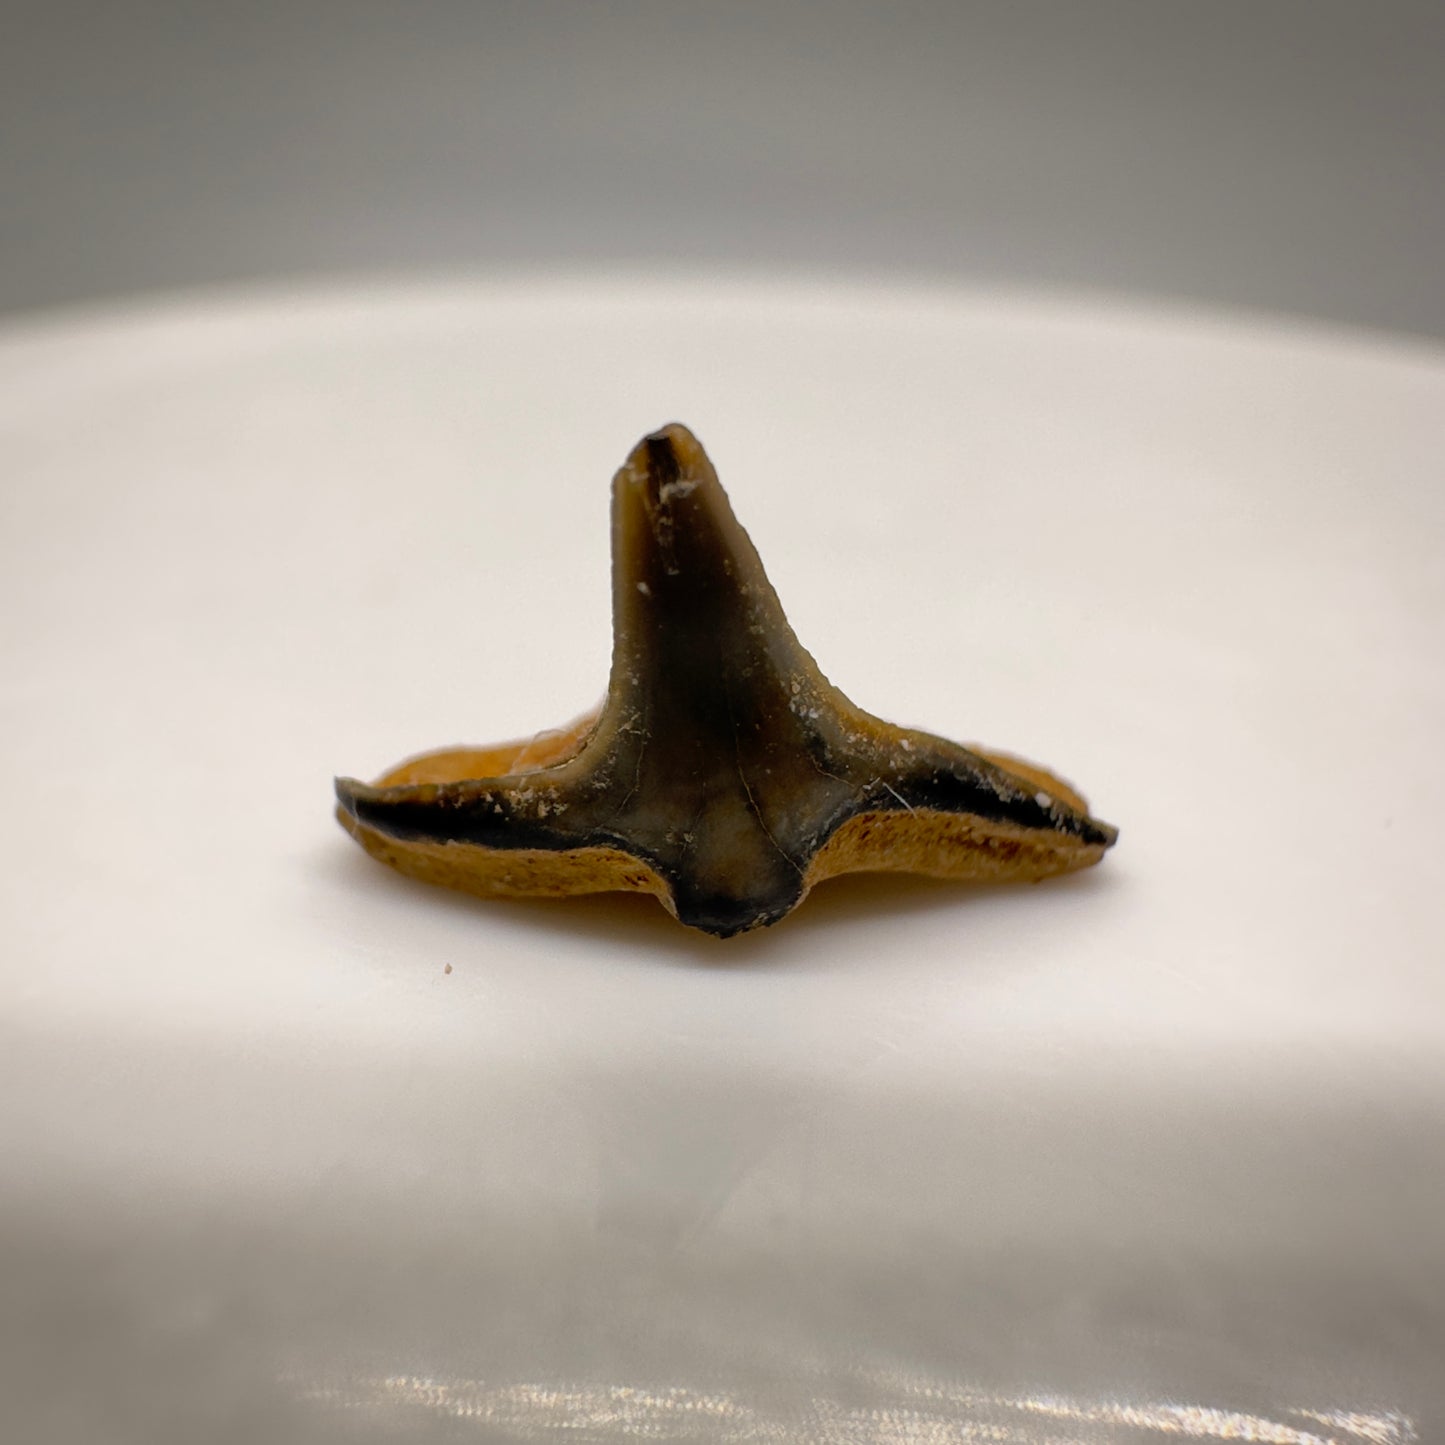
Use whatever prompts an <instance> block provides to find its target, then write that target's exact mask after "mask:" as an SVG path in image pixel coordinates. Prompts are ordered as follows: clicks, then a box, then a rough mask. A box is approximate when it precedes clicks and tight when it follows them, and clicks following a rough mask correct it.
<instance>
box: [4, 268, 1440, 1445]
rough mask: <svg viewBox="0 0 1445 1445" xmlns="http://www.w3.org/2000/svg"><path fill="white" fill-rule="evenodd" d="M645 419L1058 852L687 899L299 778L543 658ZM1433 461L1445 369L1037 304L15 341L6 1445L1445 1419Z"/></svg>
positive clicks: (473, 299) (551, 651) (784, 287)
mask: <svg viewBox="0 0 1445 1445" xmlns="http://www.w3.org/2000/svg"><path fill="white" fill-rule="evenodd" d="M671 419H678V420H682V421H685V422H687V423H688V424H689V425H691V426H692V427H693V428H694V429H695V430H696V431H697V432H698V434H699V435H700V437H701V438H702V440H703V442H704V444H705V445H706V446H707V447H708V448H709V450H710V452H711V454H712V457H713V460H714V461H715V462H716V464H717V466H718V469H719V473H720V475H721V477H722V480H723V482H724V485H725V486H726V487H727V488H728V490H729V493H730V495H731V498H732V501H733V503H734V505H735V507H736V509H737V512H738V515H739V517H740V519H741V520H742V522H743V524H744V525H745V526H746V527H748V528H749V530H750V531H751V533H752V535H753V538H754V540H755V541H756V542H757V543H758V546H759V550H760V551H761V553H762V556H763V560H764V562H765V563H766V564H767V566H768V568H769V571H770V574H771V576H772V578H773V581H774V583H775V584H776V586H777V588H778V591H779V594H780V595H781V597H782V600H783V603H784V606H785V607H786V608H787V610H788V612H789V616H790V618H791V620H792V622H793V623H794V625H795V627H796V629H797V631H798V634H799V636H800V638H801V639H802V640H803V642H804V644H805V645H806V646H808V647H809V648H810V649H811V650H812V652H813V653H814V655H815V656H816V658H817V659H818V661H819V663H820V664H821V666H822V667H823V669H824V671H825V672H826V673H827V674H828V675H829V676H830V677H831V678H832V679H833V680H834V681H835V682H837V683H838V684H839V685H840V686H841V687H842V688H843V689H844V690H845V691H847V692H849V693H850V694H851V695H852V696H853V697H854V698H855V699H856V700H857V701H858V702H859V703H861V704H862V705H864V706H865V707H868V708H870V709H872V710H874V711H876V712H878V713H880V714H881V715H883V716H885V717H889V718H891V719H894V720H896V721H900V722H910V723H916V724H918V725H921V726H924V727H928V728H930V729H932V730H935V731H938V732H942V733H945V734H948V735H952V736H957V737H961V738H965V739H967V738H974V739H977V740H979V741H980V742H984V743H989V744H993V745H995V746H999V747H1002V748H1006V749H1009V750H1012V751H1016V752H1019V753H1021V754H1022V755H1024V756H1028V757H1033V758H1036V759H1037V760H1039V761H1040V762H1043V763H1045V764H1047V765H1049V766H1051V767H1055V768H1057V769H1059V770H1060V771H1062V772H1063V773H1064V775H1065V776H1068V777H1071V778H1073V779H1074V780H1076V781H1077V782H1078V783H1079V784H1080V785H1081V786H1082V788H1083V790H1084V791H1085V792H1086V793H1087V795H1088V796H1089V799H1090V801H1091V803H1092V804H1093V805H1094V806H1095V811H1096V812H1097V813H1098V814H1099V815H1100V816H1102V817H1104V818H1107V819H1108V820H1110V821H1112V822H1114V823H1117V824H1118V825H1119V826H1120V828H1121V839H1120V843H1119V846H1118V847H1117V848H1116V849H1115V850H1114V852H1113V853H1112V854H1111V855H1110V856H1109V857H1108V858H1107V859H1106V861H1105V862H1104V864H1103V865H1102V866H1101V867H1100V868H1098V869H1096V870H1093V871H1092V872H1091V873H1089V874H1086V875H1081V876H1076V877H1074V878H1071V879H1067V880H1062V881H1058V882H1054V883H1050V884H1044V885H1041V886H1040V887H1038V888H1033V889H1025V890H988V891H974V892H970V891H968V890H962V889H956V888H951V887H947V886H943V885H932V884H926V883H922V882H916V883H905V882H882V881H875V880H861V879H852V880H842V881H840V882H836V883H832V884H829V885H826V886H825V887H824V888H823V889H821V890H819V892H818V893H817V894H816V895H815V896H814V897H813V898H812V899H810V900H809V901H808V902H807V903H805V904H804V905H803V907H802V908H801V909H800V910H799V912H798V913H797V914H796V915H795V916H794V917H792V918H791V919H789V920H787V921H786V922H784V923H783V924H782V925H780V926H779V927H777V928H775V929H772V930H768V931H765V932H763V933H760V934H756V935H749V936H747V937H744V938H740V939H736V940H733V941H730V942H727V943H718V942H716V941H714V940H709V939H706V938H701V937H696V936H693V935H690V934H689V933H687V932H686V931H684V930H682V929H681V928H680V927H679V926H678V925H677V924H675V923H674V922H673V921H672V920H671V919H669V918H668V917H667V916H666V915H665V914H664V913H663V911H662V910H661V909H660V908H658V907H657V905H656V904H655V903H654V902H652V901H651V900H647V899H639V898H624V899H595V900H576V901H572V902H568V903H561V904H544V903H535V904H533V903H525V904H500V903H492V904H488V903H484V902H480V901H476V900H469V899H465V898H461V897H457V896H451V895H448V894H445V893H441V892H439V891H434V890H429V889H426V888H423V887H421V886H419V885H414V884H411V883H409V882H407V881H406V880H403V879H400V878H397V877H395V876H393V875H391V874H390V873H389V872H387V871H386V870H383V869H382V868H380V867H378V866H377V865H376V864H374V863H372V862H371V861H370V860H369V859H367V858H366V857H364V856H363V855H362V854H361V853H360V852H359V851H358V850H357V849H356V848H355V847H354V845H352V844H351V843H350V842H349V841H348V840H347V839H346V838H345V837H344V836H343V834H342V833H341V832H340V831H339V830H338V829H337V828H336V826H335V824H334V823H333V822H332V820H331V816H330V780H331V776H332V774H333V773H338V772H340V773H353V774H357V775H363V776H365V775H371V774H375V773H377V772H379V771H380V770H381V769H383V768H384V767H386V766H388V765H390V764H391V763H393V762H394V761H396V760H397V759H398V758H400V757H402V756H404V755H406V754H407V753H409V752H414V751H418V750H420V749H422V748H425V747H429V746H433V745H439V744H442V743H445V742H452V741H474V742H486V741H490V740H495V739H501V738H505V737H509V736H515V735H522V734H526V733H529V732H531V731H534V730H536V729H538V728H541V727H547V726H552V725H556V724H558V723H561V722H563V721H565V720H566V719H567V718H569V717H571V716H573V715H575V714H576V713H577V712H580V711H582V710H583V709H585V708H586V707H587V706H589V705H590V704H591V703H592V702H594V701H595V699H596V697H597V695H598V694H599V693H600V690H601V688H602V685H603V682H604V680H605V674H606V664H607V656H608V628H609V620H608V609H607V582H606V578H607V568H608V535H607V496H608V482H609V478H610V475H611V472H612V470H613V468H614V467H615V466H616V465H617V464H618V463H619V462H620V461H621V459H622V457H623V456H624V455H625V453H626V451H627V450H628V448H629V447H630V446H631V445H632V443H633V442H634V441H635V440H636V439H637V437H638V436H640V435H641V434H642V433H644V432H646V431H648V430H650V429H652V428H653V427H655V426H657V425H658V424H660V423H662V422H664V421H667V420H671ZM1442 454H1445V364H1442V361H1441V358H1440V357H1439V356H1438V355H1436V354H1433V353H1430V352H1427V351H1423V350H1416V349H1408V348H1405V347H1403V346H1400V347H1396V346H1394V345H1392V344H1391V343H1389V342H1387V341H1383V340H1379V341H1376V340H1372V339H1368V338H1361V337H1350V336H1340V335H1332V334H1325V333H1314V332H1310V331H1306V330H1302V329H1288V330H1287V329H1282V328H1278V327H1274V326H1271V325H1269V324H1266V323H1263V322H1249V321H1243V320H1230V319H1223V320H1221V319H1213V318H1209V317H1206V316H1195V315H1188V314H1181V313H1170V312H1162V311H1146V310H1141V309H1134V308H1129V307H1124V306H1116V305H1106V304H1103V303H1090V304H1085V303H1075V302H1067V301H1064V300H1061V299H1058V298H1052V299H1051V298H1029V297H1010V296H987V295H976V294H971V293H967V292H960V291H927V290H907V289H893V290H888V289H881V288H873V289H866V290H864V289H859V290H849V289H847V288H844V287H841V286H839V287H822V286H816V287H813V286H802V285H796V284H791V283H783V282H779V283H777V284H764V283H743V282H725V281H713V282H708V281H702V280H698V281H676V282H667V283H658V284H646V283H643V282H639V281H633V280H628V279H626V278H618V277H612V278H605V277H604V278H596V279H591V280H589V279H586V278H580V279H573V280H566V279H558V280H541V279H532V280H518V281H515V282H510V283H504V282H500V281H499V282H494V283H486V282H456V283H447V284H443V283H438V284H436V285H417V286H412V287H391V288H379V287H373V288H366V287H356V288H354V289H352V290H348V291H331V292H313V293H296V294H280V293H267V294H257V295H254V296H250V297H240V298H230V299H220V300H216V301H193V302H188V303H185V304H180V303H177V304H175V305H169V306H156V307H154V308H152V309H136V310H134V311H129V312H115V313H111V314H104V315H102V314H96V315H93V316H88V317H75V318H70V319H63V320H57V321H54V322H51V323H47V324H38V325H32V326H28V327H17V328H12V329H11V330H10V332H9V333H8V335H6V336H4V337H3V339H0V476H3V483H0V488H3V492H0V495H3V505H4V519H5V520H4V531H3V538H0V548H3V550H0V618H3V624H0V625H3V629H4V630H3V634H0V636H3V648H4V652H3V669H4V671H3V692H0V696H3V699H4V713H3V718H4V721H3V723H0V728H3V736H4V741H5V744H6V748H5V751H6V755H7V761H8V765H9V767H8V776H7V780H6V784H5V819H6V827H5V831H4V837H3V842H0V865H3V866H0V889H3V893H0V897H3V900H4V903H3V910H4V912H3V917H4V929H5V936H6V938H7V947H6V949H5V953H4V959H3V963H0V1030H3V1049H0V1098H3V1099H4V1104H3V1105H0V1202H3V1206H4V1224H3V1228H0V1268H3V1277H4V1278H5V1281H6V1288H5V1289H4V1290H3V1291H0V1332H3V1333H4V1334H5V1336H6V1338H7V1339H8V1340H9V1342H10V1343H9V1344H8V1345H7V1348H6V1350H5V1351H4V1352H3V1353H0V1402H3V1403H0V1420H3V1419H4V1417H5V1416H8V1419H9V1428H8V1429H7V1430H6V1431H5V1434H6V1437H7V1438H15V1439H62V1440H70V1439H75V1440H93V1439H99V1438H106V1439H114V1440H127V1441H129V1440H132V1439H134V1440H138V1441H139V1440H145V1441H147V1442H151V1445H155V1442H166V1441H171V1440H175V1441H181V1440H193V1439H197V1438H222V1436H225V1437H226V1438H232V1437H234V1438H238V1439H243V1438H245V1439H259V1438H265V1439H267V1440H271V1441H275V1440H287V1439H310V1438H314V1437H315V1436H316V1435H317V1434H319V1433H325V1432H327V1431H329V1430H330V1429H331V1428H333V1427H334V1428H337V1429H344V1430H345V1431H347V1432H351V1433H356V1432H360V1434H361V1435H362V1436H363V1437H365V1438H371V1437H372V1436H373V1435H375V1436H377V1437H381V1436H389V1435H390V1434H391V1433H393V1432H395V1431H398V1430H402V1429H406V1430H409V1431H411V1432H413V1434H415V1435H416V1436H418V1437H420V1438H427V1439H430V1438H442V1437H443V1436H445V1438H454V1436H453V1433H452V1432H455V1431H458V1430H463V1429H464V1428H465V1429H472V1428H473V1427H474V1433H475V1434H476V1435H478V1436H479V1437H480V1438H500V1439H509V1438H518V1439H529V1440H531V1439H552V1438H568V1439H576V1438H586V1439H608V1440H610V1439H614V1438H621V1437H622V1436H623V1435H625V1434H626V1433H627V1432H628V1431H630V1430H637V1429H640V1428H643V1427H647V1428H652V1429H653V1430H654V1433H655V1434H657V1435H660V1436H661V1437H662V1438H672V1439H684V1438H703V1439H739V1440H741V1439H749V1440H752V1439H789V1440H805V1441H810V1440H819V1441H821V1440H835V1439H837V1440H844V1439H846V1440H855V1439H869V1440H871V1439H878V1440H888V1441H899V1440H923V1439H927V1440H951V1439H975V1438H987V1439H1000V1440H1026V1441H1035V1440H1038V1441H1042V1440H1044V1439H1050V1440H1058V1439H1082V1440H1096V1439H1110V1440H1112V1439H1135V1438H1154V1437H1155V1436H1156V1435H1157V1436H1161V1437H1162V1436H1165V1435H1170V1434H1175V1435H1177V1434H1181V1433H1182V1434H1184V1435H1186V1436H1188V1435H1195V1436H1200V1437H1203V1438H1216V1437H1220V1436H1222V1435H1224V1434H1227V1433H1228V1432H1229V1431H1230V1430H1234V1431H1236V1432H1237V1431H1238V1430H1240V1429H1244V1428H1250V1429H1255V1430H1263V1431H1273V1432H1274V1433H1273V1434H1268V1435H1261V1436H1259V1437H1258V1438H1269V1439H1272V1440H1278V1441H1314V1440H1317V1439H1333V1440H1342V1441H1350V1442H1355V1441H1375V1442H1394V1441H1404V1440H1406V1439H1408V1438H1410V1437H1411V1433H1412V1432H1415V1433H1418V1434H1420V1435H1421V1436H1423V1438H1427V1439H1428V1438H1433V1434H1434V1433H1435V1432H1439V1431H1445V1382H1442V1378H1441V1370H1440V1363H1439V1362H1440V1360H1441V1359H1442V1358H1445V1225H1442V1223H1441V1219H1442V1217H1445V1211H1442V1199H1445V1158H1442V1151H1441V1148H1440V1139H1441V1137H1442V1135H1441V1128H1442V1124H1445V1080H1442V1070H1441V1062H1440V1061H1441V1059H1442V1057H1445V1050H1442V1043H1445V982H1442V977H1445V974H1442V961H1445V947H1442V945H1445V930H1442V926H1441V923H1440V912H1439V905H1438V901H1437V893H1438V872H1439V856H1440V845H1439V842H1438V837H1437V834H1438V819H1439V817H1440V816H1441V814H1442V808H1445V768H1442V765H1441V762H1440V747H1439V740H1440V738H1441V737H1442V736H1445V684H1442V671H1441V664H1440V660H1441V658H1442V656H1445V637H1442V631H1445V628H1442V618H1445V570H1442V568H1441V566H1440V562H1439V552H1440V544H1441V540H1442V537H1445V492H1442V489H1441V488H1440V486H1439V466H1440V457H1441V456H1442ZM448 968H449V969H450V971H448ZM227 1432H230V1433H229V1434H228V1433H227ZM408 1438H411V1436H410V1435H409V1436H408Z"/></svg>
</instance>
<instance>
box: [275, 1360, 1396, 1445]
mask: <svg viewBox="0 0 1445 1445" xmlns="http://www.w3.org/2000/svg"><path fill="white" fill-rule="evenodd" d="M286 1383H287V1384H288V1385H289V1386H290V1387H291V1388H292V1389H293V1390H294V1391H295V1392H296V1394H298V1395H299V1396H300V1397H301V1398H302V1399H305V1400H307V1401H310V1402H313V1403H316V1404H320V1405H323V1406H327V1407H331V1408H334V1409H336V1410H339V1411H345V1412H349V1413H355V1414H356V1415H358V1416H362V1417H366V1418H367V1419H369V1420H371V1421H373V1422H381V1421H385V1420H395V1419H397V1418H398V1417H412V1418H413V1419H416V1418H417V1417H423V1418H424V1417H427V1416H430V1417H433V1418H435V1419H437V1420H438V1421H442V1420H445V1421H472V1422H475V1424H476V1425H477V1427H478V1428H479V1429H482V1428H485V1429H486V1431H487V1438H488V1439H513V1440H550V1439H554V1438H555V1439H562V1438H565V1439H569V1440H579V1439H581V1440H594V1441H609V1440H625V1439H633V1438H636V1437H638V1436H645V1437H647V1438H652V1439H669V1440H679V1441H682V1440H708V1441H723V1442H743V1441H757V1442H779V1445H782V1442H790V1445H792V1442H802V1445H845V1442H846V1445H854V1442H857V1445H863V1442H867V1445H949V1442H956V1441H957V1442H965V1441H995V1442H999V1445H1011V1442H1017V1445H1106V1442H1111V1441H1124V1440H1141V1439H1161V1440H1162V1439H1183V1440H1250V1441H1261V1442H1266V1445H1410V1442H1413V1441H1415V1440H1416V1439H1417V1438H1418V1436H1417V1434H1416V1431H1415V1427H1414V1424H1413V1422H1412V1421H1411V1420H1410V1419H1409V1418H1408V1417H1406V1416H1404V1415H1402V1414H1399V1413H1397V1412H1395V1411H1380V1412H1373V1413H1372V1412H1365V1411H1339V1410H1314V1409H1304V1408H1296V1409H1287V1410H1281V1411H1279V1412H1277V1413H1276V1414H1274V1415H1260V1414H1255V1413H1250V1412H1246V1411H1242V1410H1231V1409H1227V1408H1221V1407H1212V1406H1206V1405H1195V1404H1185V1403H1179V1402H1174V1401H1163V1400H1161V1401H1140V1402H1138V1403H1130V1402H1128V1401H1122V1400H1105V1399H1100V1400H1088V1399H1073V1398H1069V1397H1067V1396H1063V1395H1052V1394H1043V1395H1008V1394H997V1393H992V1392H989V1391H986V1390H975V1389H968V1388H959V1387H955V1388H944V1387H938V1386H930V1385H927V1384H924V1383H921V1382H919V1383H915V1382H912V1381H908V1380H906V1379H903V1378H900V1377H896V1376H892V1377H885V1378H882V1379H878V1380H874V1381H870V1382H869V1385H870V1388H871V1390H872V1391H873V1392H874V1393H875V1394H876V1395H877V1396H878V1397H879V1398H880V1401H881V1402H880V1403H879V1404H876V1405H873V1406H871V1407H869V1406H859V1405H853V1404H846V1403H844V1402H843V1401H841V1400H836V1399H828V1398H824V1397H820V1396H817V1395H814V1396H813V1397H812V1398H810V1399H808V1400H806V1402H799V1403H784V1402H782V1401H772V1402H769V1401H766V1400H762V1399H755V1400H749V1399H745V1398H743V1397H742V1396H741V1395H740V1394H737V1393H733V1392H729V1391H725V1390H693V1389H689V1388H686V1387H684V1386H673V1387H660V1388H646V1387H641V1386H632V1385H601V1384H590V1383H575V1382H559V1383H555V1384H546V1383H520V1382H519V1383H514V1384H489V1383H488V1382H486V1381H483V1380H472V1379H464V1378H451V1379H446V1378H438V1377H430V1376H427V1377H422V1376H416V1375H386V1376H366V1375H361V1376H349V1377H343V1378H340V1379H335V1378H332V1379H317V1380H309V1381H308V1380H303V1379H299V1378H296V1379H291V1380H289V1381H287V1382H286Z"/></svg>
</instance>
